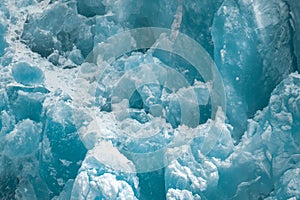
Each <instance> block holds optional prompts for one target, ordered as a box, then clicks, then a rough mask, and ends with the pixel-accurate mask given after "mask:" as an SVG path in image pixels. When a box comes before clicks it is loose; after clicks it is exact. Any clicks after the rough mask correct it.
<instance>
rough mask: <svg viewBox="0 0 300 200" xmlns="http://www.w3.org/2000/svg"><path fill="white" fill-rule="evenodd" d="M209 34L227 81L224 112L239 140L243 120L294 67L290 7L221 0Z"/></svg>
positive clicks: (269, 3)
mask: <svg viewBox="0 0 300 200" xmlns="http://www.w3.org/2000/svg"><path fill="white" fill-rule="evenodd" d="M212 36H213V41H214V44H215V52H214V53H215V62H216V64H217V66H218V67H219V69H220V72H221V74H222V76H223V79H224V82H226V90H227V103H228V117H229V119H230V121H231V123H232V125H233V126H234V131H233V134H234V138H235V139H238V138H239V137H240V135H241V134H242V133H243V131H244V130H245V128H246V127H245V126H246V119H247V118H249V117H252V116H253V114H254V113H255V112H256V111H257V110H258V109H262V108H263V107H264V106H265V105H266V104H267V101H268V98H269V96H270V93H271V91H272V90H273V89H274V88H275V86H276V85H277V84H278V83H279V82H280V81H281V80H283V79H284V78H285V77H287V75H288V74H289V73H290V72H291V71H293V70H294V68H295V67H296V65H295V62H294V61H295V59H294V54H293V53H294V52H293V50H294V49H293V46H292V42H293V40H292V39H293V38H292V27H291V16H290V10H289V6H288V4H287V3H286V2H284V1H281V0H274V1H268V2H261V1H232V0H225V1H224V2H223V4H222V6H221V7H220V8H219V10H218V12H217V13H216V17H215V18H214V23H213V26H212ZM236 38H239V39H238V40H237V39H236ZM258 99H259V100H258ZM237 115H239V117H238V118H237V117H235V116H237Z"/></svg>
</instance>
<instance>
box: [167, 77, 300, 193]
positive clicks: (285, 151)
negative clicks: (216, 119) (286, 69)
mask: <svg viewBox="0 0 300 200" xmlns="http://www.w3.org/2000/svg"><path fill="white" fill-rule="evenodd" d="M299 94H300V75H299V74H298V73H293V74H291V75H290V76H289V77H288V78H286V79H285V80H284V81H283V82H281V83H280V84H279V85H278V86H277V87H276V89H275V90H274V91H273V92H272V95H271V98H270V101H269V104H268V106H267V107H266V108H265V109H264V110H263V111H259V112H258V113H257V114H256V115H255V117H254V119H252V120H249V122H248V128H247V131H246V133H245V135H244V136H243V137H242V139H241V142H240V143H239V144H238V145H237V146H235V147H233V146H231V148H230V146H229V149H230V150H231V152H230V154H227V155H225V156H223V157H219V155H221V153H223V152H224V149H223V148H221V147H222V146H216V147H215V148H214V149H213V151H219V152H218V153H215V154H214V155H212V154H211V153H209V154H207V155H206V156H204V155H202V153H201V152H203V151H199V149H201V148H200V147H199V145H201V142H199V141H197V140H196V141H197V142H194V144H192V145H191V150H190V151H188V152H187V154H186V155H185V156H183V157H181V158H180V159H178V161H174V162H173V163H172V164H171V165H169V166H168V167H167V169H166V179H165V180H166V184H167V186H168V188H174V189H180V190H189V191H192V192H194V193H198V194H200V195H204V196H205V197H206V198H208V199H214V198H219V199H220V198H221V199H228V198H230V199H258V198H267V197H268V196H269V194H271V196H272V198H274V199H281V198H284V199H287V198H292V197H294V198H296V199H297V198H299V190H298V189H294V188H296V187H297V186H298V184H299V183H298V179H297V176H299V175H298V174H299V163H300V156H299V150H300V149H299V142H300V137H299V127H300V126H299V123H300V112H299V104H300V101H299V100H300V98H299ZM217 127H222V125H218V126H217ZM223 127H224V125H223ZM224 128H225V127H224ZM224 130H225V131H226V130H227V132H228V133H230V132H229V130H230V129H229V130H228V129H224ZM222 137H224V138H227V140H229V141H230V140H231V141H233V140H232V139H231V138H230V135H228V134H222ZM222 140H223V139H222ZM225 144H227V143H225ZM193 149H194V150H193ZM200 163H201V164H200ZM197 165H198V166H197ZM292 173H293V174H294V176H295V177H292V176H290V175H291V174H292ZM195 184H198V185H197V186H196V185H195ZM274 189H275V190H274ZM273 190H274V191H273Z"/></svg>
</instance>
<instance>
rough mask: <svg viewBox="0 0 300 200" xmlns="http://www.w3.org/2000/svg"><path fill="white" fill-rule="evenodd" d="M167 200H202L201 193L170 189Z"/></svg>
mask: <svg viewBox="0 0 300 200" xmlns="http://www.w3.org/2000/svg"><path fill="white" fill-rule="evenodd" d="M167 200H201V198H200V196H199V195H197V194H196V195H193V193H192V192H191V191H189V190H178V189H176V190H175V189H169V190H168V192H167Z"/></svg>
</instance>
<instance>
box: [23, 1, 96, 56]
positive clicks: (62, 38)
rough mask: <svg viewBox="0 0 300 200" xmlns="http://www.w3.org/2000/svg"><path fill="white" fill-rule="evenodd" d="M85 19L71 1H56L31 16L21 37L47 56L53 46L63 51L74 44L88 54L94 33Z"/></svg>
mask: <svg viewBox="0 0 300 200" xmlns="http://www.w3.org/2000/svg"><path fill="white" fill-rule="evenodd" d="M86 20H87V19H86V18H84V17H82V16H78V15H77V14H76V11H75V10H74V8H72V6H69V4H68V3H54V4H51V5H49V6H48V7H47V8H46V9H45V11H44V12H43V13H38V14H37V13H36V14H32V15H30V16H29V17H28V19H27V21H26V23H25V24H24V31H23V34H22V39H23V40H24V41H25V43H26V44H28V45H29V47H30V48H31V49H32V51H34V52H37V53H39V54H40V55H42V56H43V57H48V56H49V55H50V54H51V53H52V52H53V51H54V50H58V52H60V53H61V54H64V52H69V51H71V50H72V49H73V46H74V45H75V46H76V47H77V48H78V49H80V50H81V52H82V54H83V55H84V56H86V55H87V54H88V53H89V52H90V51H91V50H92V48H93V34H92V32H91V27H90V26H88V25H87V24H86V23H87V21H86Z"/></svg>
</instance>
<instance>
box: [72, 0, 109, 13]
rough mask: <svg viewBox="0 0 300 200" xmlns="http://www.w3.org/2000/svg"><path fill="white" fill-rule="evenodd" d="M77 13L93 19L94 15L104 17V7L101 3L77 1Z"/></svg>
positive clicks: (88, 0)
mask: <svg viewBox="0 0 300 200" xmlns="http://www.w3.org/2000/svg"><path fill="white" fill-rule="evenodd" d="M77 11H78V13H79V14H81V15H84V16H86V17H93V16H95V15H104V14H105V6H104V5H103V3H102V2H101V1H97V0H87V1H86V0H77Z"/></svg>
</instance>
